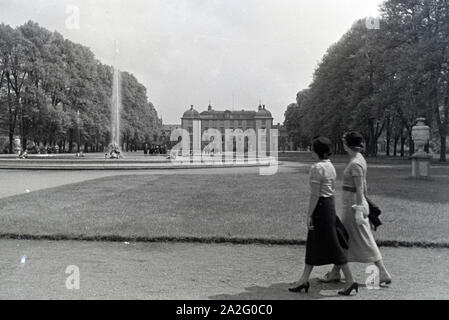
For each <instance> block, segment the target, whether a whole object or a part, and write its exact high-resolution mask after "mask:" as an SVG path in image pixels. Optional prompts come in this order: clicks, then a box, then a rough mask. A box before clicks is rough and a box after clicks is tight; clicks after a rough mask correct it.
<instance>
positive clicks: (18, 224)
mask: <svg viewBox="0 0 449 320" xmlns="http://www.w3.org/2000/svg"><path fill="white" fill-rule="evenodd" d="M336 167H337V171H338V174H339V177H340V178H341V176H342V174H341V173H342V169H343V165H340V164H338V165H337V166H336ZM409 171H410V168H405V167H402V166H397V167H395V166H375V165H374V166H372V167H371V168H370V169H369V172H368V184H369V192H370V195H371V198H372V200H374V201H375V202H376V203H377V204H378V205H379V206H380V207H381V208H382V209H383V215H382V216H381V218H382V221H383V222H384V225H383V226H382V227H381V228H380V230H379V231H378V232H376V238H377V239H380V240H391V241H414V242H433V243H449V168H448V167H438V168H433V169H432V174H433V175H434V177H433V178H432V179H430V180H413V179H411V178H409V177H408V176H409V174H410V172H409ZM339 184H341V180H339ZM338 190H340V188H338ZM340 195H341V192H340V191H338V194H337V211H338V210H339V207H340V205H339V204H340ZM307 201H308V168H297V169H296V170H295V172H294V173H279V174H276V175H274V176H265V177H264V176H259V175H255V174H240V175H169V176H168V175H167V176H155V175H130V176H115V177H107V178H100V179H96V180H91V181H86V182H81V183H76V184H71V185H66V186H62V187H57V188H53V189H46V190H42V191H36V192H31V193H28V194H23V195H18V196H13V197H8V198H4V199H0V234H3V235H6V234H28V235H34V236H40V235H66V236H69V237H72V238H73V237H96V236H99V237H108V236H120V237H131V238H132V237H146V238H153V237H236V238H263V239H305V237H306V228H305V222H304V214H305V210H306V208H307Z"/></svg>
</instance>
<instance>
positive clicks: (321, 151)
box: [312, 137, 332, 160]
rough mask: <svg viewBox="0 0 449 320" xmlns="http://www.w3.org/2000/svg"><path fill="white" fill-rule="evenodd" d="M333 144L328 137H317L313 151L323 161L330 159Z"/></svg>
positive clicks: (313, 143)
mask: <svg viewBox="0 0 449 320" xmlns="http://www.w3.org/2000/svg"><path fill="white" fill-rule="evenodd" d="M331 146H332V142H331V141H330V140H329V139H328V138H326V137H315V138H314V139H313V141H312V151H313V152H315V153H316V154H317V155H318V157H319V158H320V159H321V160H326V159H329V157H330V156H331V155H332V151H331V150H332V148H331Z"/></svg>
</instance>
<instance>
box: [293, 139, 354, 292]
mask: <svg viewBox="0 0 449 320" xmlns="http://www.w3.org/2000/svg"><path fill="white" fill-rule="evenodd" d="M331 144H332V143H331V141H330V140H329V139H327V138H325V137H317V138H315V139H314V140H313V142H312V151H313V153H312V154H313V156H314V158H316V160H318V162H317V163H315V164H314V165H313V166H312V168H311V170H310V189H311V193H310V201H309V209H308V212H307V228H308V234H307V245H306V257H305V267H304V271H303V274H302V276H301V278H300V280H299V285H298V286H296V287H293V288H290V289H289V291H291V292H301V291H302V290H303V289H304V291H305V292H306V293H307V292H308V291H309V287H310V284H309V278H310V274H311V272H312V270H313V267H314V266H323V265H328V264H335V265H337V266H339V268H341V269H342V270H343V272H344V274H345V277H346V283H347V287H346V289H345V290H343V291H339V294H342V295H350V294H351V292H352V291H353V290H356V291H357V292H358V284H357V283H356V282H354V279H353V277H352V273H351V270H350V269H349V266H348V259H347V257H346V251H345V249H346V248H347V239H346V237H345V235H346V232H345V230H344V227H343V225H342V224H341V222H340V220H339V219H338V217H337V214H336V212H335V202H334V192H335V180H336V179H337V173H336V171H335V168H334V166H333V164H332V162H331V161H330V160H329V156H330V155H331Z"/></svg>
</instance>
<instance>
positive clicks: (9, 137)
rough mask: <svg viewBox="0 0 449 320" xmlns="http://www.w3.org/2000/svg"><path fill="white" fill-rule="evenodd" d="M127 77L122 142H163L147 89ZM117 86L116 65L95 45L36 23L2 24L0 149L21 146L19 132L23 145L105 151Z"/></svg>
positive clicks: (123, 79)
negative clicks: (96, 50)
mask: <svg viewBox="0 0 449 320" xmlns="http://www.w3.org/2000/svg"><path fill="white" fill-rule="evenodd" d="M120 78H121V96H122V111H121V119H120V121H121V123H120V126H121V141H122V142H124V143H126V145H127V146H128V147H129V146H133V145H136V144H138V143H142V142H149V141H152V140H153V139H156V137H155V135H157V134H158V132H159V128H160V127H161V125H162V123H161V120H160V119H159V118H158V114H157V111H156V109H155V108H154V106H153V104H152V103H151V102H149V101H148V97H147V91H146V88H145V87H144V86H143V85H142V84H140V83H139V82H138V80H137V79H136V78H135V77H134V76H133V75H132V74H130V73H128V72H121V74H120ZM112 83H113V68H112V67H111V66H108V65H105V64H103V63H101V62H100V61H99V60H97V59H96V57H95V56H94V54H93V53H92V51H91V50H90V49H89V48H87V47H85V46H82V45H80V44H77V43H73V42H71V41H69V40H67V39H64V37H63V36H62V35H61V34H59V33H58V32H50V31H48V30H46V29H45V28H42V27H40V26H39V25H38V24H37V23H34V22H31V21H29V22H27V23H26V24H24V25H22V26H19V27H17V28H12V27H11V26H9V25H5V24H3V23H2V24H0V136H4V137H5V138H6V142H5V141H3V142H4V144H5V145H2V146H0V147H1V148H2V150H0V152H2V151H6V152H10V153H12V152H13V151H14V150H13V149H14V142H13V140H14V137H15V136H20V138H21V144H22V146H28V147H30V146H31V145H34V146H39V145H40V146H53V147H54V146H57V147H58V149H59V150H60V152H64V151H67V152H72V151H75V150H74V148H76V147H77V149H79V148H80V146H82V148H83V149H82V150H84V151H103V150H104V149H105V148H107V146H108V145H109V143H110V142H111V116H112V114H111V108H110V105H111V96H112ZM4 140H5V139H4ZM78 140H79V142H80V143H79V144H78ZM0 141H1V140H0Z"/></svg>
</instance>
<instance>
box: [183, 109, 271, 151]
mask: <svg viewBox="0 0 449 320" xmlns="http://www.w3.org/2000/svg"><path fill="white" fill-rule="evenodd" d="M194 121H199V123H200V132H201V134H203V133H204V131H206V130H207V129H217V130H219V131H220V132H221V134H222V136H223V137H224V136H225V130H226V129H231V130H235V129H241V130H243V131H246V130H247V129H254V130H255V132H256V133H257V132H258V129H267V133H268V132H269V131H270V130H271V129H272V128H273V116H272V115H271V112H270V111H268V110H267V109H266V107H265V105H259V108H258V110H257V111H252V110H238V111H237V110H236V111H230V110H224V111H219V110H214V109H213V107H212V106H211V105H209V106H208V108H207V110H206V111H203V112H201V113H200V112H198V111H197V110H195V109H194V107H193V106H191V107H190V109H189V110H187V111H186V112H184V114H183V116H182V118H181V127H182V128H183V129H185V130H187V131H188V132H189V134H190V135H191V136H192V135H193V127H194V126H193V123H194ZM223 150H224V141H223Z"/></svg>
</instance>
